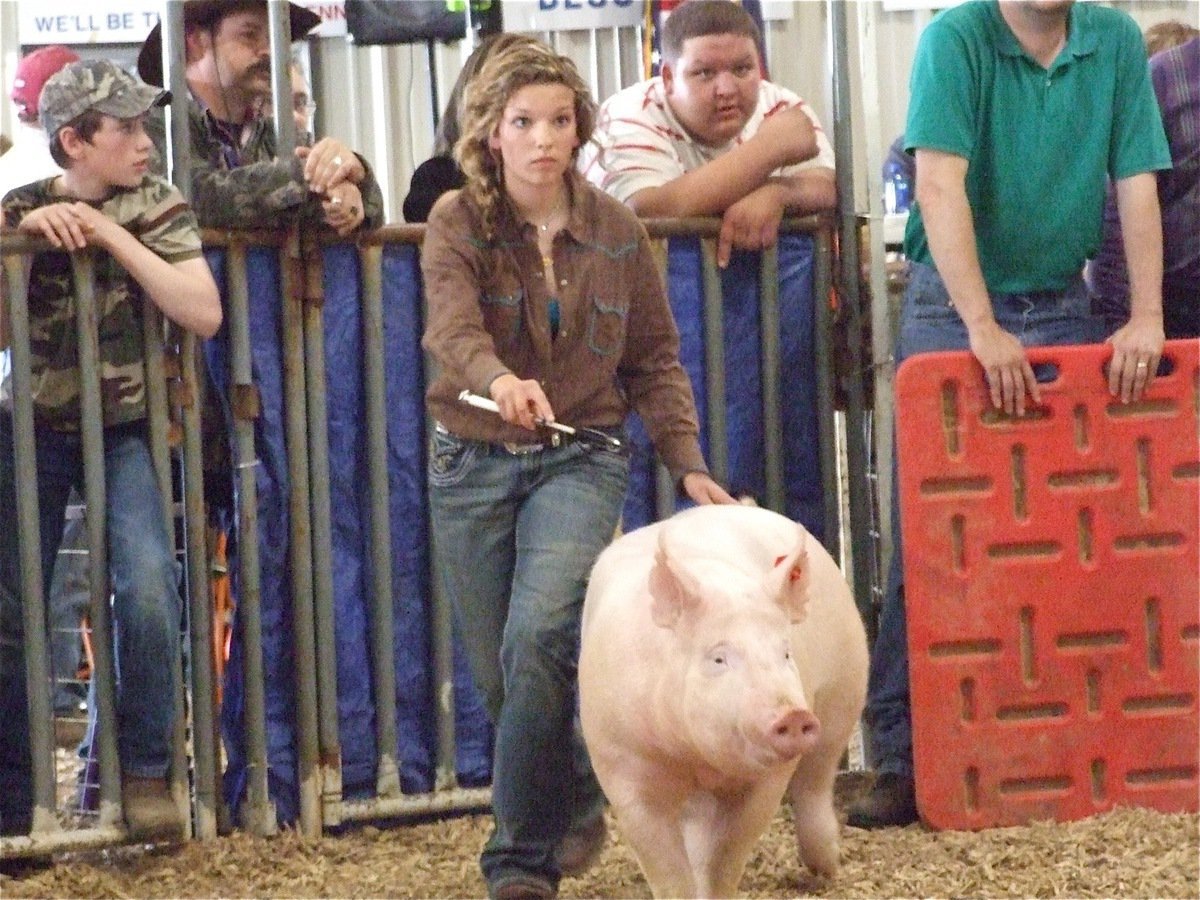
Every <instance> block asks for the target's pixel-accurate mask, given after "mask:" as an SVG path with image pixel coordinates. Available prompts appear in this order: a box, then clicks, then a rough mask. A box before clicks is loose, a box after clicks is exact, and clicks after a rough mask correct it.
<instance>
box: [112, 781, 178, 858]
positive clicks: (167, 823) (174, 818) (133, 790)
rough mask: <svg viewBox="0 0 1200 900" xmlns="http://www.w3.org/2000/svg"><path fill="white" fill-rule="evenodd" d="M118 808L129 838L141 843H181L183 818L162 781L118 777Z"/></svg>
mask: <svg viewBox="0 0 1200 900" xmlns="http://www.w3.org/2000/svg"><path fill="white" fill-rule="evenodd" d="M121 805H122V807H123V808H124V810H125V822H126V823H127V824H128V825H129V836H130V837H131V838H132V839H133V840H135V841H143V842H145V843H157V842H174V841H182V840H183V838H184V822H183V816H181V815H180V813H179V807H178V806H176V805H175V801H174V800H173V799H172V797H171V791H170V789H169V788H168V787H167V780H166V779H165V778H140V777H138V776H137V775H123V776H122V777H121Z"/></svg>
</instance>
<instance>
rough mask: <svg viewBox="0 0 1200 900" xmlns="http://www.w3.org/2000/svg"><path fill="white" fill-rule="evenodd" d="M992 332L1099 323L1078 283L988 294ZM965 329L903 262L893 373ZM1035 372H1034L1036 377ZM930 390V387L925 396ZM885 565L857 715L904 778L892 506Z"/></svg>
mask: <svg viewBox="0 0 1200 900" xmlns="http://www.w3.org/2000/svg"><path fill="white" fill-rule="evenodd" d="M991 300H992V310H993V312H994V313H995V316H996V321H997V322H998V323H999V324H1000V327H1001V328H1003V329H1004V330H1005V331H1008V332H1009V333H1010V334H1013V335H1015V336H1016V337H1017V338H1018V339H1019V340H1020V341H1021V343H1022V344H1023V345H1024V346H1026V347H1037V346H1043V345H1050V344H1087V343H1092V342H1095V341H1099V340H1101V339H1102V337H1103V332H1102V324H1101V320H1100V319H1099V318H1098V317H1095V316H1093V315H1092V313H1091V301H1090V300H1089V299H1088V293H1087V289H1086V287H1085V286H1084V284H1083V280H1082V278H1080V279H1078V280H1077V281H1076V282H1075V283H1073V284H1071V285H1070V286H1069V287H1067V288H1065V289H1063V290H1061V291H1038V292H1035V293H1030V294H991ZM969 347H970V343H969V340H968V337H967V329H966V326H965V325H963V322H962V319H961V318H959V315H958V313H957V312H956V311H955V309H954V307H953V306H951V305H950V295H949V293H947V291H946V285H945V283H944V282H943V281H942V278H941V276H940V275H938V273H937V270H936V269H934V268H933V267H932V266H927V265H924V264H922V263H911V264H910V267H909V278H908V288H907V290H906V291H905V294H904V304H903V306H902V307H901V310H900V336H899V340H898V341H897V344H896V368H897V369H899V368H900V363H902V362H903V361H904V360H906V359H907V358H908V357H910V356H914V355H916V354H918V353H929V352H931V351H934V350H966V349H969ZM1037 368H1038V367H1036V366H1035V367H1034V371H1035V372H1036V371H1037ZM933 389H934V388H933V387H932V386H931V387H930V390H933ZM896 460H897V457H896V455H895V454H893V456H892V484H893V485H897V486H898V485H899V479H898V477H897V476H898V472H897V462H896ZM891 516H892V562H891V566H890V568H889V571H888V579H887V590H886V591H885V592H884V595H883V604H882V607H881V609H880V613H879V633H878V635H877V636H876V638H875V646H874V647H873V648H872V650H871V673H870V680H869V683H868V687H867V708H866V710H865V716H866V720H867V724H868V725H869V726H870V750H871V763H872V765H873V766H874V768H875V770H876V771H877V772H879V773H883V772H892V773H896V774H901V775H907V776H909V777H912V774H913V760H912V710H911V708H910V703H909V694H908V629H907V623H906V621H905V611H904V572H903V565H902V562H901V553H902V549H901V531H900V501H899V496H898V490H897V496H895V497H893V502H892V512H891Z"/></svg>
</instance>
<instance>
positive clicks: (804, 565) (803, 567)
mask: <svg viewBox="0 0 1200 900" xmlns="http://www.w3.org/2000/svg"><path fill="white" fill-rule="evenodd" d="M804 539H805V535H804V532H803V531H799V532H797V534H796V545H795V546H794V547H793V548H792V549H791V551H790V552H788V553H785V554H784V555H783V556H780V557H779V558H778V559H776V560H775V565H773V566H772V567H771V571H770V572H768V573H767V577H766V579H765V585H764V586H765V588H766V591H767V596H768V597H775V598H777V602H778V603H779V605H780V606H782V607H783V610H784V612H786V613H787V615H788V618H789V619H790V620H791V621H792V622H802V621H803V620H804V616H805V614H806V613H807V612H808V551H806V550H805V549H804Z"/></svg>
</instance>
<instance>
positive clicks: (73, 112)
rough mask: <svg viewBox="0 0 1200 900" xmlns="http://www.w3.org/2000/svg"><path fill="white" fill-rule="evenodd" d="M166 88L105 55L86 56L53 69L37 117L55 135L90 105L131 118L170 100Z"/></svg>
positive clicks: (117, 116)
mask: <svg viewBox="0 0 1200 900" xmlns="http://www.w3.org/2000/svg"><path fill="white" fill-rule="evenodd" d="M170 99H171V95H170V93H169V92H168V91H163V90H160V89H158V88H154V87H150V86H149V85H148V84H145V83H144V82H142V81H139V80H138V79H137V78H136V77H135V76H133V75H130V74H129V73H128V72H126V71H125V70H124V69H122V68H121V67H120V66H118V65H117V64H116V63H114V62H112V61H110V60H107V59H86V60H82V61H80V62H77V63H71V65H69V66H67V67H65V68H64V69H62V70H60V71H59V72H56V73H55V74H54V75H52V76H51V77H50V78H49V79H48V80H47V81H46V84H45V86H44V87H43V88H42V96H41V98H40V99H39V100H38V117H39V118H40V119H41V120H42V127H43V128H45V129H46V134H48V135H50V137H54V135H56V134H57V133H58V130H59V129H60V128H62V127H63V126H64V125H67V124H69V123H70V122H72V121H73V120H75V119H77V118H79V116H81V115H83V114H84V113H85V112H87V111H88V110H89V109H94V110H96V111H97V112H101V113H104V114H105V115H109V116H115V117H116V118H118V119H132V118H133V117H134V116H140V115H141V114H142V113H144V112H146V110H148V109H150V108H151V107H154V106H162V105H163V104H164V103H168V102H170Z"/></svg>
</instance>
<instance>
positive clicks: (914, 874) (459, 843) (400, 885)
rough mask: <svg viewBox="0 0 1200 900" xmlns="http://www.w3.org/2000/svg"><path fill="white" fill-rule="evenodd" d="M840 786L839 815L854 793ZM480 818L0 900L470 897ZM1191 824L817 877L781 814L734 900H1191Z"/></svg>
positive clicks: (40, 873) (881, 842) (1033, 841)
mask: <svg viewBox="0 0 1200 900" xmlns="http://www.w3.org/2000/svg"><path fill="white" fill-rule="evenodd" d="M864 785H865V781H864V779H863V778H861V777H857V778H855V777H849V776H847V777H846V778H844V779H843V782H842V783H841V784H840V785H839V806H843V807H844V805H845V803H846V802H847V801H848V799H850V798H851V797H853V795H854V794H856V793H857V792H858V791H860V790H862V789H863V787H864ZM488 828H489V819H488V817H487V816H461V817H458V818H451V819H442V820H438V821H433V822H428V823H423V824H415V825H413V824H408V825H396V826H393V827H387V828H380V827H362V828H355V829H353V830H351V831H349V832H347V833H346V834H343V835H340V836H336V837H332V836H331V837H325V838H322V839H320V840H314V841H307V840H304V839H302V838H300V837H298V836H297V835H296V834H295V833H292V832H288V833H284V834H281V835H279V836H277V837H274V838H269V839H263V838H255V837H251V836H249V835H245V834H235V835H232V836H230V837H224V838H220V839H218V840H215V841H210V842H204V843H192V844H189V845H186V846H183V847H178V848H169V849H167V848H162V849H145V848H134V847H126V848H119V849H114V850H108V851H90V852H80V853H68V854H60V855H58V856H57V857H55V859H54V864H53V866H51V867H49V868H43V869H40V870H35V871H29V872H26V873H24V874H23V875H21V876H20V877H16V878H11V877H4V876H2V875H0V897H4V898H6V900H7V898H18V897H88V898H108V897H112V898H127V897H154V898H160V897H161V898H174V897H482V896H484V885H483V881H482V879H481V877H480V875H479V869H478V864H477V856H478V852H479V849H480V847H481V846H482V844H483V842H484V840H485V838H486V836H487V831H488ZM610 838H611V841H610V844H609V846H608V848H607V849H606V850H605V852H604V855H603V856H602V858H601V860H600V863H599V865H597V866H596V867H595V868H594V869H592V870H591V871H590V872H588V873H587V874H586V875H585V876H583V877H582V878H572V879H566V880H564V881H563V883H562V886H561V891H562V896H563V897H567V898H574V897H649V896H650V894H649V891H648V889H647V886H646V882H645V880H644V879H643V878H642V876H641V873H640V871H639V870H638V867H637V863H636V861H635V860H634V858H633V855H632V853H630V851H629V849H628V848H627V847H626V846H625V845H623V844H622V843H621V841H620V839H619V838H617V837H616V834H615V832H614V831H613V830H612V828H611V822H610ZM1198 860H1200V817H1197V816H1195V815H1164V814H1161V813H1155V812H1150V811H1147V810H1131V809H1123V810H1116V811H1113V812H1111V813H1107V814H1105V815H1102V816H1097V817H1095V818H1092V819H1087V820H1084V821H1080V822H1072V823H1066V824H1057V823H1039V824H1034V825H1031V826H1028V827H1021V828H1000V829H992V830H988V831H983V832H978V833H968V832H933V831H929V830H927V829H925V828H923V827H922V826H919V825H911V826H909V827H907V828H891V829H884V830H882V831H876V832H867V831H862V830H859V829H855V828H846V829H844V830H843V834H842V869H841V871H840V872H839V873H838V874H837V876H836V877H834V878H831V879H822V878H817V877H815V876H813V875H811V874H809V873H808V872H807V871H805V870H804V869H803V868H802V866H800V864H799V863H798V862H797V860H796V853H795V847H794V837H793V834H792V825H791V822H790V820H789V819H787V818H785V817H784V816H783V815H782V814H781V815H780V816H779V817H777V818H776V820H775V821H774V823H773V824H772V826H771V829H770V830H769V832H768V833H767V834H766V835H764V836H763V838H762V840H761V841H760V842H759V846H758V848H757V851H756V853H755V855H754V857H753V858H752V860H751V862H750V866H749V868H748V870H747V872H746V876H745V878H744V879H743V880H742V892H743V893H744V894H745V895H746V896H748V897H797V896H811V897H1146V898H1151V897H1176V898H1200V870H1198Z"/></svg>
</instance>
